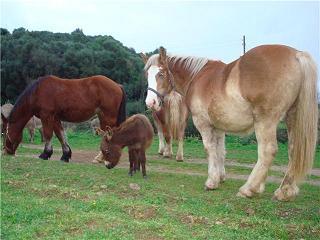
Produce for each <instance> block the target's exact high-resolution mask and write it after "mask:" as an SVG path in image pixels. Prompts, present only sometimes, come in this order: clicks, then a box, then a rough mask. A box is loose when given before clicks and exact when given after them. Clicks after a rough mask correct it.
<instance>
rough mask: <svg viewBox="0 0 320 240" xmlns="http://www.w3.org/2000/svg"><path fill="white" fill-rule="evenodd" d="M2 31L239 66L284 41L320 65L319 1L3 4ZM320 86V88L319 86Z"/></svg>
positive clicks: (23, 0) (33, 0) (26, 0)
mask: <svg viewBox="0 0 320 240" xmlns="http://www.w3.org/2000/svg"><path fill="white" fill-rule="evenodd" d="M0 2H1V5H0V6H1V24H0V25H1V27H3V28H7V29H8V30H9V31H11V32H12V30H13V29H15V28H18V27H24V28H26V29H28V30H29V31H32V30H47V31H52V32H68V33H70V32H72V31H73V30H75V29H76V28H81V29H82V30H83V32H84V33H85V34H87V35H111V36H113V37H114V38H115V39H117V40H119V41H121V42H122V43H123V44H124V45H126V46H128V47H132V48H134V49H135V50H136V51H137V52H149V51H153V50H154V49H156V48H158V47H159V46H160V45H162V46H164V47H165V48H167V49H168V51H169V52H171V53H177V54H184V55H194V56H203V57H208V58H212V59H221V60H222V61H225V62H231V61H233V60H235V59H237V58H238V57H239V56H240V55H241V54H242V45H241V44H242V36H243V35H246V43H247V50H248V49H250V48H253V47H255V46H257V45H261V44H269V43H278V44H285V45H289V46H292V47H294V48H297V49H299V50H304V51H308V52H309V53H310V54H311V55H312V56H313V57H314V59H315V60H316V62H317V63H318V68H319V69H320V67H319V63H320V57H319V1H309V2H306V1H281V2H278V1H268V2H259V1H247V2H240V1H237V2H234V1H223V2H222V1H221V2H217V1H103V0H91V1H90V0H65V1H63V0H42V1H40V0H20V1H19V0H0ZM319 85H320V84H319Z"/></svg>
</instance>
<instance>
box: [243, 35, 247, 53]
mask: <svg viewBox="0 0 320 240" xmlns="http://www.w3.org/2000/svg"><path fill="white" fill-rule="evenodd" d="M242 46H243V54H245V53H246V35H243V37H242Z"/></svg>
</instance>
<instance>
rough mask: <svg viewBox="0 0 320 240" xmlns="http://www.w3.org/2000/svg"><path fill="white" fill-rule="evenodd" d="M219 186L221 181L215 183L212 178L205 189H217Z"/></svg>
mask: <svg viewBox="0 0 320 240" xmlns="http://www.w3.org/2000/svg"><path fill="white" fill-rule="evenodd" d="M218 187H219V183H218V182H217V183H214V182H213V181H212V180H211V179H208V180H207V181H206V184H205V190H207V191H210V190H215V189H217V188H218Z"/></svg>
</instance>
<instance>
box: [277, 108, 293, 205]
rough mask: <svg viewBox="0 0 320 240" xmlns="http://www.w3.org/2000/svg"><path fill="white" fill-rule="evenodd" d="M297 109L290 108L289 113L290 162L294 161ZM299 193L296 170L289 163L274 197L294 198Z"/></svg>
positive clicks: (279, 198)
mask: <svg viewBox="0 0 320 240" xmlns="http://www.w3.org/2000/svg"><path fill="white" fill-rule="evenodd" d="M294 113H295V109H292V110H290V111H289V112H288V113H287V118H286V125H287V131H288V157H289V163H290V162H292V157H293V156H292V153H293V150H294V149H293V148H294V143H293V130H294V121H295V115H294ZM298 193H299V188H298V186H297V183H296V177H295V171H294V168H293V166H292V165H290V164H289V168H288V170H287V172H286V174H285V177H284V178H283V180H282V182H281V185H280V187H279V188H278V189H277V190H276V191H275V193H274V199H276V200H280V201H283V200H290V199H293V198H294V197H295V196H296V195H298Z"/></svg>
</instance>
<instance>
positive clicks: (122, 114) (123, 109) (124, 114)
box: [117, 85, 127, 126]
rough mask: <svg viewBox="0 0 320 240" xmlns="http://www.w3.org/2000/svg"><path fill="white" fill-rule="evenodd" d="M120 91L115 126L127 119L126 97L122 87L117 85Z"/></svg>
mask: <svg viewBox="0 0 320 240" xmlns="http://www.w3.org/2000/svg"><path fill="white" fill-rule="evenodd" d="M119 86H120V88H121V91H122V100H121V103H120V107H119V112H118V118H117V125H118V126H119V125H120V124H121V123H122V122H124V121H125V120H126V118H127V111H126V103H127V95H126V92H125V90H124V88H123V86H122V85H119Z"/></svg>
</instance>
